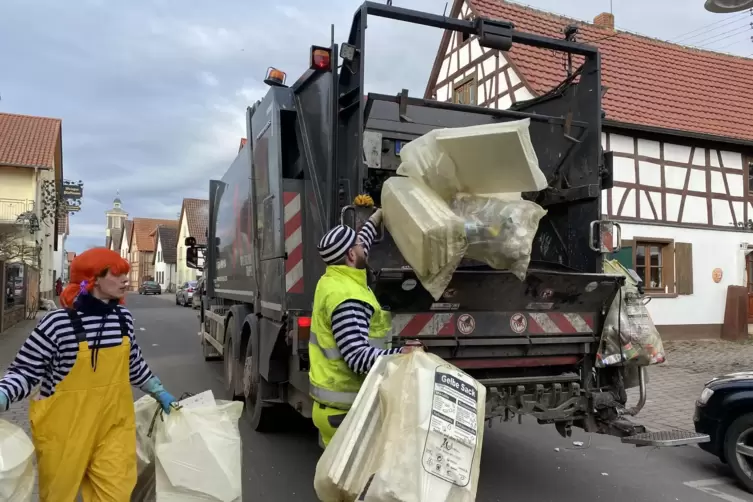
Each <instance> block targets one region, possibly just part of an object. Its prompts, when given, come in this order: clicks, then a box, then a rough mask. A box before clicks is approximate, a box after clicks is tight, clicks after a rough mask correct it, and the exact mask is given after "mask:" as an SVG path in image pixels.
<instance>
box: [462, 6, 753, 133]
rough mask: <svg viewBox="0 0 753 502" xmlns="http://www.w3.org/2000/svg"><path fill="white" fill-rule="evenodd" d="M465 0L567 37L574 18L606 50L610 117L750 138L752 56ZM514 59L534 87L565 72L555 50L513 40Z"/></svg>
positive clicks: (485, 12)
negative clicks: (529, 45)
mask: <svg viewBox="0 0 753 502" xmlns="http://www.w3.org/2000/svg"><path fill="white" fill-rule="evenodd" d="M468 1H469V3H470V5H471V8H472V9H474V11H475V13H476V14H477V15H480V16H484V17H490V18H495V19H504V20H507V21H512V22H513V23H514V24H515V28H516V29H517V30H520V31H525V32H530V33H535V34H539V35H546V36H550V37H554V38H563V29H564V27H565V26H567V25H568V24H577V25H578V26H579V30H578V37H577V40H578V41H580V42H583V43H588V44H591V45H596V46H598V47H599V51H600V52H601V71H602V74H601V75H602V84H603V85H605V86H607V87H609V91H608V92H607V93H606V95H605V96H604V99H603V101H602V106H603V108H604V111H605V112H606V114H607V119H610V120H614V121H616V122H626V123H630V124H637V125H644V126H651V127H659V128H664V129H672V130H678V131H688V132H694V133H700V134H708V135H713V136H721V137H728V138H735V139H742V140H746V141H753V59H751V58H743V57H737V56H731V55H726V54H721V53H717V52H711V51H705V50H700V49H693V48H689V47H685V46H682V45H676V44H670V43H668V42H663V41H661V40H657V39H653V38H649V37H644V36H640V35H635V34H632V33H627V32H621V31H614V30H611V29H609V28H603V27H599V26H595V25H593V24H590V23H584V22H582V21H578V20H574V19H570V18H567V17H563V16H558V15H554V14H550V13H547V12H543V11H540V10H536V9H532V8H530V7H524V6H522V5H518V4H514V3H510V2H507V1H505V0H468ZM509 57H510V59H511V60H512V62H513V63H514V64H515V65H517V66H518V68H519V69H520V71H521V73H522V74H523V76H524V77H525V79H526V81H527V82H528V84H529V85H530V87H531V88H532V90H533V91H534V92H536V93H543V92H546V91H548V90H549V89H551V88H552V87H554V86H555V85H557V84H558V83H559V82H561V81H562V80H563V79H564V78H565V77H566V74H565V68H564V65H563V63H562V55H561V54H558V53H555V52H554V51H550V50H545V49H538V48H535V47H528V46H524V45H516V46H514V47H513V48H512V49H511V50H510V53H509ZM576 61H577V60H575V61H574V64H577V62H576Z"/></svg>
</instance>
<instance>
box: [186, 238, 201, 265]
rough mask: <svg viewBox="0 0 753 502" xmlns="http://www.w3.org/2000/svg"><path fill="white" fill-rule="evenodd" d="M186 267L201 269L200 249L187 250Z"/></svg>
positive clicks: (190, 248) (191, 248)
mask: <svg viewBox="0 0 753 502" xmlns="http://www.w3.org/2000/svg"><path fill="white" fill-rule="evenodd" d="M189 238H190V237H189ZM186 240H188V239H186ZM186 266H188V268H199V250H198V248H195V247H189V248H186Z"/></svg>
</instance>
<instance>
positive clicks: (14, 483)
mask: <svg viewBox="0 0 753 502" xmlns="http://www.w3.org/2000/svg"><path fill="white" fill-rule="evenodd" d="M35 478H36V475H35V473H34V444H33V443H32V442H31V439H29V436H27V435H26V433H25V432H24V431H23V429H21V428H20V427H18V426H17V425H13V424H12V423H10V422H6V421H5V420H0V500H2V501H3V502H29V501H31V496H32V493H33V492H34V481H35Z"/></svg>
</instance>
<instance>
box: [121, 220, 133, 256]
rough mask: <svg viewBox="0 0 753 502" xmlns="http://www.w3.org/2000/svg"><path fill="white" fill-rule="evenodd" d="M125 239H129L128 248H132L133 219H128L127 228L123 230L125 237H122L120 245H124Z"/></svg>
mask: <svg viewBox="0 0 753 502" xmlns="http://www.w3.org/2000/svg"><path fill="white" fill-rule="evenodd" d="M123 239H127V240H128V242H127V247H128V250H129V251H130V250H131V242H132V241H133V220H126V222H125V229H124V231H123V237H121V241H120V245H121V247H122V246H123Z"/></svg>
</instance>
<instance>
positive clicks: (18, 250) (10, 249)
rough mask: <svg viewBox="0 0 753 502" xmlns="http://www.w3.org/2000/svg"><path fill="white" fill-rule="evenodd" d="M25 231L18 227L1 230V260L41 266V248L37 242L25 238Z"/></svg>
mask: <svg viewBox="0 0 753 502" xmlns="http://www.w3.org/2000/svg"><path fill="white" fill-rule="evenodd" d="M24 233H25V232H22V231H18V230H16V229H11V230H0V261H5V262H16V263H18V262H20V263H25V264H27V265H30V266H32V267H39V266H40V260H41V258H42V257H41V252H40V250H41V248H40V247H39V246H38V245H37V244H36V243H35V242H29V241H28V240H27V239H25V238H24V237H25V235H24Z"/></svg>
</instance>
